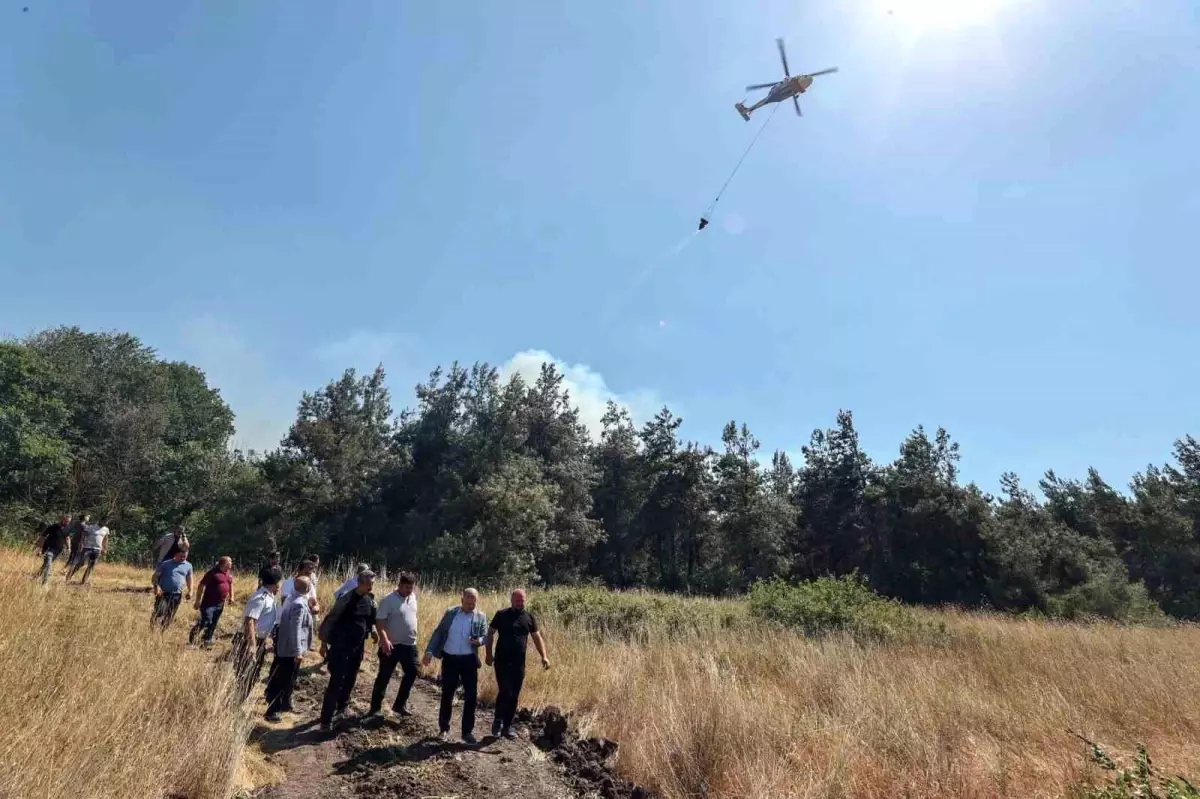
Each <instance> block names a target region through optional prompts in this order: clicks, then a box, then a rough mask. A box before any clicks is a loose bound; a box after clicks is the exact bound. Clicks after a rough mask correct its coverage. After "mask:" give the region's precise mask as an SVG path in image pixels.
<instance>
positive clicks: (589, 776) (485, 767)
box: [256, 670, 649, 799]
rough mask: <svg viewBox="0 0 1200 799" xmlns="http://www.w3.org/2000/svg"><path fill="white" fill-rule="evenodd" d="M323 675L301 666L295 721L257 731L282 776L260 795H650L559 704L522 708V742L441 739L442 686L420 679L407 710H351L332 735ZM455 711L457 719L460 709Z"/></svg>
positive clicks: (525, 798)
mask: <svg viewBox="0 0 1200 799" xmlns="http://www.w3.org/2000/svg"><path fill="white" fill-rule="evenodd" d="M369 674H370V673H369V672H368V673H367V674H364V675H362V676H361V677H360V679H359V681H358V686H357V688H356V691H355V700H354V703H353V707H354V708H355V709H357V710H359V711H361V710H362V709H363V707H365V704H364V703H365V701H366V700H367V699H368V694H369V688H370V685H371V679H370V676H369ZM326 679H327V678H326V676H325V674H324V673H322V672H320V671H316V670H306V673H305V674H304V676H302V677H301V679H300V681H299V684H298V686H297V693H296V697H295V703H296V706H297V711H298V712H297V713H296V714H295V716H294V717H293V719H294V726H292V727H290V728H289V727H287V726H282V727H274V728H269V727H263V728H262V729H260V731H259V733H258V734H257V735H256V741H257V743H258V746H259V747H260V748H261V749H262V750H263V751H264V752H265V753H267V754H268V756H269V760H270V762H272V763H274V764H275V765H276V766H278V767H280V768H281V769H282V770H283V771H284V772H285V773H286V777H285V780H284V782H282V783H280V784H278V785H275V786H272V787H271V788H268V789H266V790H264V791H262V792H261V793H259V794H257V796H259V797H262V799H333V798H334V797H345V796H360V797H423V796H430V797H433V796H446V797H450V796H453V797H459V798H460V799H478V798H479V797H486V796H503V797H505V799H563V797H567V796H574V797H579V798H580V799H648V797H649V794H648V793H647V792H646V791H644V790H642V789H640V788H638V787H637V786H635V785H632V784H630V783H627V782H625V781H624V780H621V779H620V778H619V777H617V776H616V774H615V773H614V771H613V769H612V764H613V759H614V757H615V755H616V753H617V745H616V744H615V743H613V742H612V741H607V740H603V739H592V740H583V739H580V738H579V737H578V736H577V735H576V734H575V733H573V732H572V731H571V729H570V723H569V719H568V717H567V716H566V715H565V714H563V713H562V712H561V711H560V710H558V709H557V708H546V709H545V710H543V711H541V712H540V713H537V714H533V713H530V712H529V711H527V710H526V711H522V713H521V714H520V717H519V718H518V724H517V725H516V726H517V729H519V730H520V735H521V739H520V740H516V741H509V740H506V739H504V738H495V737H493V736H490V735H484V736H481V738H480V740H479V741H478V742H477V743H474V744H467V743H464V742H461V741H459V740H457V736H454V739H452V740H450V741H440V740H438V739H437V737H436V736H437V723H436V719H437V708H438V699H439V692H438V689H437V686H436V685H434V684H432V683H430V682H426V681H424V680H421V681H418V683H417V684H416V686H414V689H413V693H412V696H411V697H410V700H409V705H410V707H411V708H412V709H413V711H414V715H413V716H410V717H407V718H396V717H392V716H385V717H372V718H363V717H361V716H360V715H358V714H357V713H352V714H351V715H350V716H348V717H347V718H345V719H343V720H341V721H339V722H335V724H334V730H333V734H331V735H326V734H322V733H321V732H320V731H319V730H318V729H317V728H316V724H315V716H316V713H317V712H318V708H319V706H320V694H321V692H322V690H323V689H324V685H325V681H326ZM391 690H392V691H394V690H395V688H394V687H393V688H392V689H391ZM388 704H390V703H388ZM455 716H456V718H455V722H456V725H457V721H458V710H457V709H456V713H455ZM491 722H492V713H491V708H490V707H485V706H483V704H482V703H481V705H480V708H479V713H478V716H477V720H476V727H477V729H481V730H487V729H489V728H490V727H491ZM456 732H457V729H456ZM526 736H528V737H526Z"/></svg>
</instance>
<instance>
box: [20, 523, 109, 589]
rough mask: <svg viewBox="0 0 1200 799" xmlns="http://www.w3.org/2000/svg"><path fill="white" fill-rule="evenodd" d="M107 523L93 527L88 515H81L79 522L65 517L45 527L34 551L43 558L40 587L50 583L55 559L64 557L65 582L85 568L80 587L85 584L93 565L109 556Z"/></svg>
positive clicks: (94, 566)
mask: <svg viewBox="0 0 1200 799" xmlns="http://www.w3.org/2000/svg"><path fill="white" fill-rule="evenodd" d="M110 532H111V531H110V530H109V529H108V519H107V518H104V519H101V520H100V523H99V524H92V517H91V515H90V514H86V513H85V514H84V515H83V516H81V517H80V518H79V519H73V518H72V516H71V514H69V513H66V514H63V516H62V517H61V518H60V519H59V520H58V521H57V522H54V523H53V524H50V525H47V526H46V528H45V529H44V530H43V531H42V533H41V535H39V536H38V540H37V545H36V548H37V550H38V553H39V554H40V555H41V557H42V568H41V570H40V571H39V572H38V577H39V579H41V581H42V584H43V585H44V584H45V583H47V582H49V581H50V571H51V569H52V568H53V566H54V561H55V560H57V559H58V557H59V556H60V555H61V556H65V557H66V559H67V565H66V566H65V567H64V568H63V574H64V575H65V576H66V579H67V582H70V581H71V578H72V577H74V576H75V573H76V572H77V571H79V569H80V567H84V571H83V576H82V577H81V578H80V580H79V582H80V583H86V582H87V581H88V578H90V577H91V576H92V569H94V568H96V561H98V560H99V559H100V558H101V556H103V555H105V554H107V552H108V537H109V534H110ZM85 564H86V566H85Z"/></svg>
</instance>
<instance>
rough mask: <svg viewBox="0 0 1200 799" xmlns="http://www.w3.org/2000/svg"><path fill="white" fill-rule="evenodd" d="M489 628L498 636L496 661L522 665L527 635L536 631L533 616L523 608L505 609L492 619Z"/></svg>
mask: <svg viewBox="0 0 1200 799" xmlns="http://www.w3.org/2000/svg"><path fill="white" fill-rule="evenodd" d="M491 627H492V629H493V630H495V631H496V635H497V636H498V641H497V642H496V659H497V660H505V661H517V662H519V663H524V662H525V652H526V650H527V649H528V648H529V634H530V633H536V632H537V631H538V626H537V620H536V619H534V618H533V614H531V613H530V612H529V611H527V610H525V609H524V608H522V609H521V610H517V609H516V608H505V609H504V610H502V611H500V612H499V613H497V614H496V615H495V616H493V617H492V624H491Z"/></svg>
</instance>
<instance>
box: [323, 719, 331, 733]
mask: <svg viewBox="0 0 1200 799" xmlns="http://www.w3.org/2000/svg"><path fill="white" fill-rule="evenodd" d="M321 732H322V733H331V732H333V725H332V724H330V723H329V722H328V721H322V722H321Z"/></svg>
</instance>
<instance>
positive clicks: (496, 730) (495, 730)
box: [492, 721, 500, 738]
mask: <svg viewBox="0 0 1200 799" xmlns="http://www.w3.org/2000/svg"><path fill="white" fill-rule="evenodd" d="M492 737H493V738H499V737H500V722H498V721H493V722H492Z"/></svg>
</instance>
